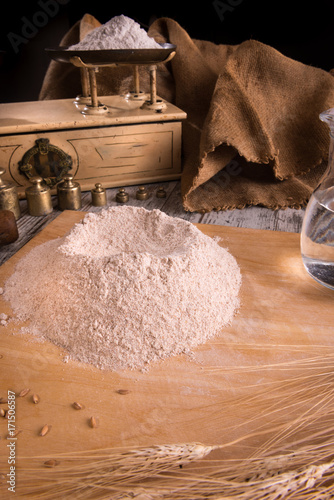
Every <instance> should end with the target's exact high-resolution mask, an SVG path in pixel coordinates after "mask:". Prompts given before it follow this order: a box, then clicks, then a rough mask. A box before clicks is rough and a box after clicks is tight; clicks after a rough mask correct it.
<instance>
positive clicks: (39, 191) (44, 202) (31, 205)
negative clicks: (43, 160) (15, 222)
mask: <svg viewBox="0 0 334 500" xmlns="http://www.w3.org/2000/svg"><path fill="white" fill-rule="evenodd" d="M30 182H31V183H32V186H31V187H28V188H27V189H26V190H25V193H26V198H27V205H28V212H29V214H30V215H33V216H36V217H38V216H41V215H47V214H50V213H51V212H52V211H53V206H52V200H51V191H50V188H49V187H48V186H47V185H46V184H43V179H42V177H39V176H36V177H31V179H30Z"/></svg>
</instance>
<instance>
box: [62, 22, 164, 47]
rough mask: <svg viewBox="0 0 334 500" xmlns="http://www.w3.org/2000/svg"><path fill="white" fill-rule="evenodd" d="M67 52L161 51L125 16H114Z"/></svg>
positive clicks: (151, 39)
mask: <svg viewBox="0 0 334 500" xmlns="http://www.w3.org/2000/svg"><path fill="white" fill-rule="evenodd" d="M68 49H69V50H111V49H161V45H159V44H158V43H157V42H156V41H155V40H154V38H152V37H150V36H148V34H147V32H146V31H145V30H144V29H142V28H141V27H140V25H139V24H138V23H137V22H136V21H134V20H133V19H130V18H129V17H127V16H123V15H121V16H115V17H113V18H112V19H110V21H108V22H107V23H105V24H102V25H101V26H99V27H97V28H95V29H93V30H92V31H90V32H89V33H88V34H87V35H86V36H85V38H84V39H83V40H81V41H80V42H79V43H77V44H75V45H71V46H70V47H68Z"/></svg>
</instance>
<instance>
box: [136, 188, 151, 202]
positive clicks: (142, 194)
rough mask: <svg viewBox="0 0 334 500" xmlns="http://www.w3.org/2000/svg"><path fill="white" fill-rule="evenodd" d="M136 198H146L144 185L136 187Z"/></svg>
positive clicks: (146, 193) (146, 192)
mask: <svg viewBox="0 0 334 500" xmlns="http://www.w3.org/2000/svg"><path fill="white" fill-rule="evenodd" d="M136 198H137V200H147V198H148V191H147V189H146V188H145V186H140V187H139V188H138V191H137V192H136Z"/></svg>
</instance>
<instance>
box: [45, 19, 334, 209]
mask: <svg viewBox="0 0 334 500" xmlns="http://www.w3.org/2000/svg"><path fill="white" fill-rule="evenodd" d="M98 25H99V23H98V21H97V20H96V19H94V18H93V17H92V16H89V15H86V16H84V18H83V19H82V20H81V22H80V23H77V25H76V26H74V27H73V28H72V29H71V30H70V32H69V33H68V34H67V35H66V36H65V37H64V39H63V40H62V42H61V45H70V44H73V43H76V42H77V41H78V40H79V39H82V38H83V36H84V34H86V33H87V32H88V31H89V30H90V29H92V28H94V27H96V26H98ZM149 34H150V35H151V36H153V37H154V38H155V39H156V40H157V41H158V42H170V43H174V44H175V45H177V51H176V56H175V57H174V58H173V59H172V61H171V62H169V63H167V64H166V65H165V66H164V65H159V68H158V77H157V87H158V94H159V95H160V96H161V97H163V98H165V99H167V100H168V101H170V102H173V103H175V104H176V105H177V106H178V107H180V108H181V109H183V110H184V111H186V113H187V116H188V118H187V120H186V121H185V123H184V127H183V173H182V179H181V188H182V200H183V205H184V208H185V210H189V211H211V210H221V209H229V208H242V207H245V206H247V205H263V206H266V207H269V208H283V207H302V206H304V205H305V204H306V202H307V200H308V199H309V196H310V194H311V192H312V191H313V189H314V188H315V187H316V185H317V184H318V182H319V179H320V177H321V175H322V174H323V172H324V169H325V167H326V162H327V158H328V148H329V131H328V128H327V126H326V125H325V124H323V123H322V122H321V121H320V120H319V113H321V112H322V111H324V110H326V109H329V108H331V107H334V78H333V76H332V75H331V74H330V73H328V72H326V71H324V70H321V69H319V68H315V67H311V66H307V65H304V64H302V63H300V62H298V61H294V60H292V59H289V58H287V57H285V56H284V55H282V54H281V53H279V52H278V51H277V50H275V49H273V48H272V47H269V46H267V45H264V44H262V43H260V42H257V41H253V40H252V41H246V42H244V43H242V44H240V45H236V46H229V45H215V44H213V43H211V42H208V41H203V40H194V39H191V38H190V37H189V35H188V34H187V32H186V31H185V30H184V29H183V28H182V27H181V26H180V25H179V24H178V23H177V22H175V21H173V20H172V19H169V18H162V19H158V20H157V21H155V22H154V23H153V24H152V26H151V27H150V30H149ZM64 66H66V68H65V67H64ZM140 81H141V88H142V89H143V90H145V91H146V90H148V89H149V76H148V72H147V71H146V70H145V68H143V69H142V70H141V80H140ZM97 83H98V89H99V94H100V95H106V94H114V93H122V92H124V91H126V90H127V89H128V88H129V87H130V86H131V83H132V69H131V68H127V67H122V68H116V69H115V68H103V69H102V70H101V71H100V72H99V73H98V74H97ZM80 91H81V86H80V75H79V72H78V69H77V68H74V67H71V66H69V65H64V64H61V63H56V62H54V61H53V62H51V64H50V67H49V69H48V71H47V73H46V75H45V80H44V82H43V87H42V89H41V93H40V99H50V98H52V99H55V98H64V97H73V96H74V95H76V94H79V93H80Z"/></svg>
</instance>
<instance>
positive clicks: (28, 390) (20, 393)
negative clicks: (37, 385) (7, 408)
mask: <svg viewBox="0 0 334 500" xmlns="http://www.w3.org/2000/svg"><path fill="white" fill-rule="evenodd" d="M29 392H30V389H28V388H26V389H22V391H21V392H19V394H18V397H19V398H24V397H25V396H26V395H27V394H28V393H29Z"/></svg>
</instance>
